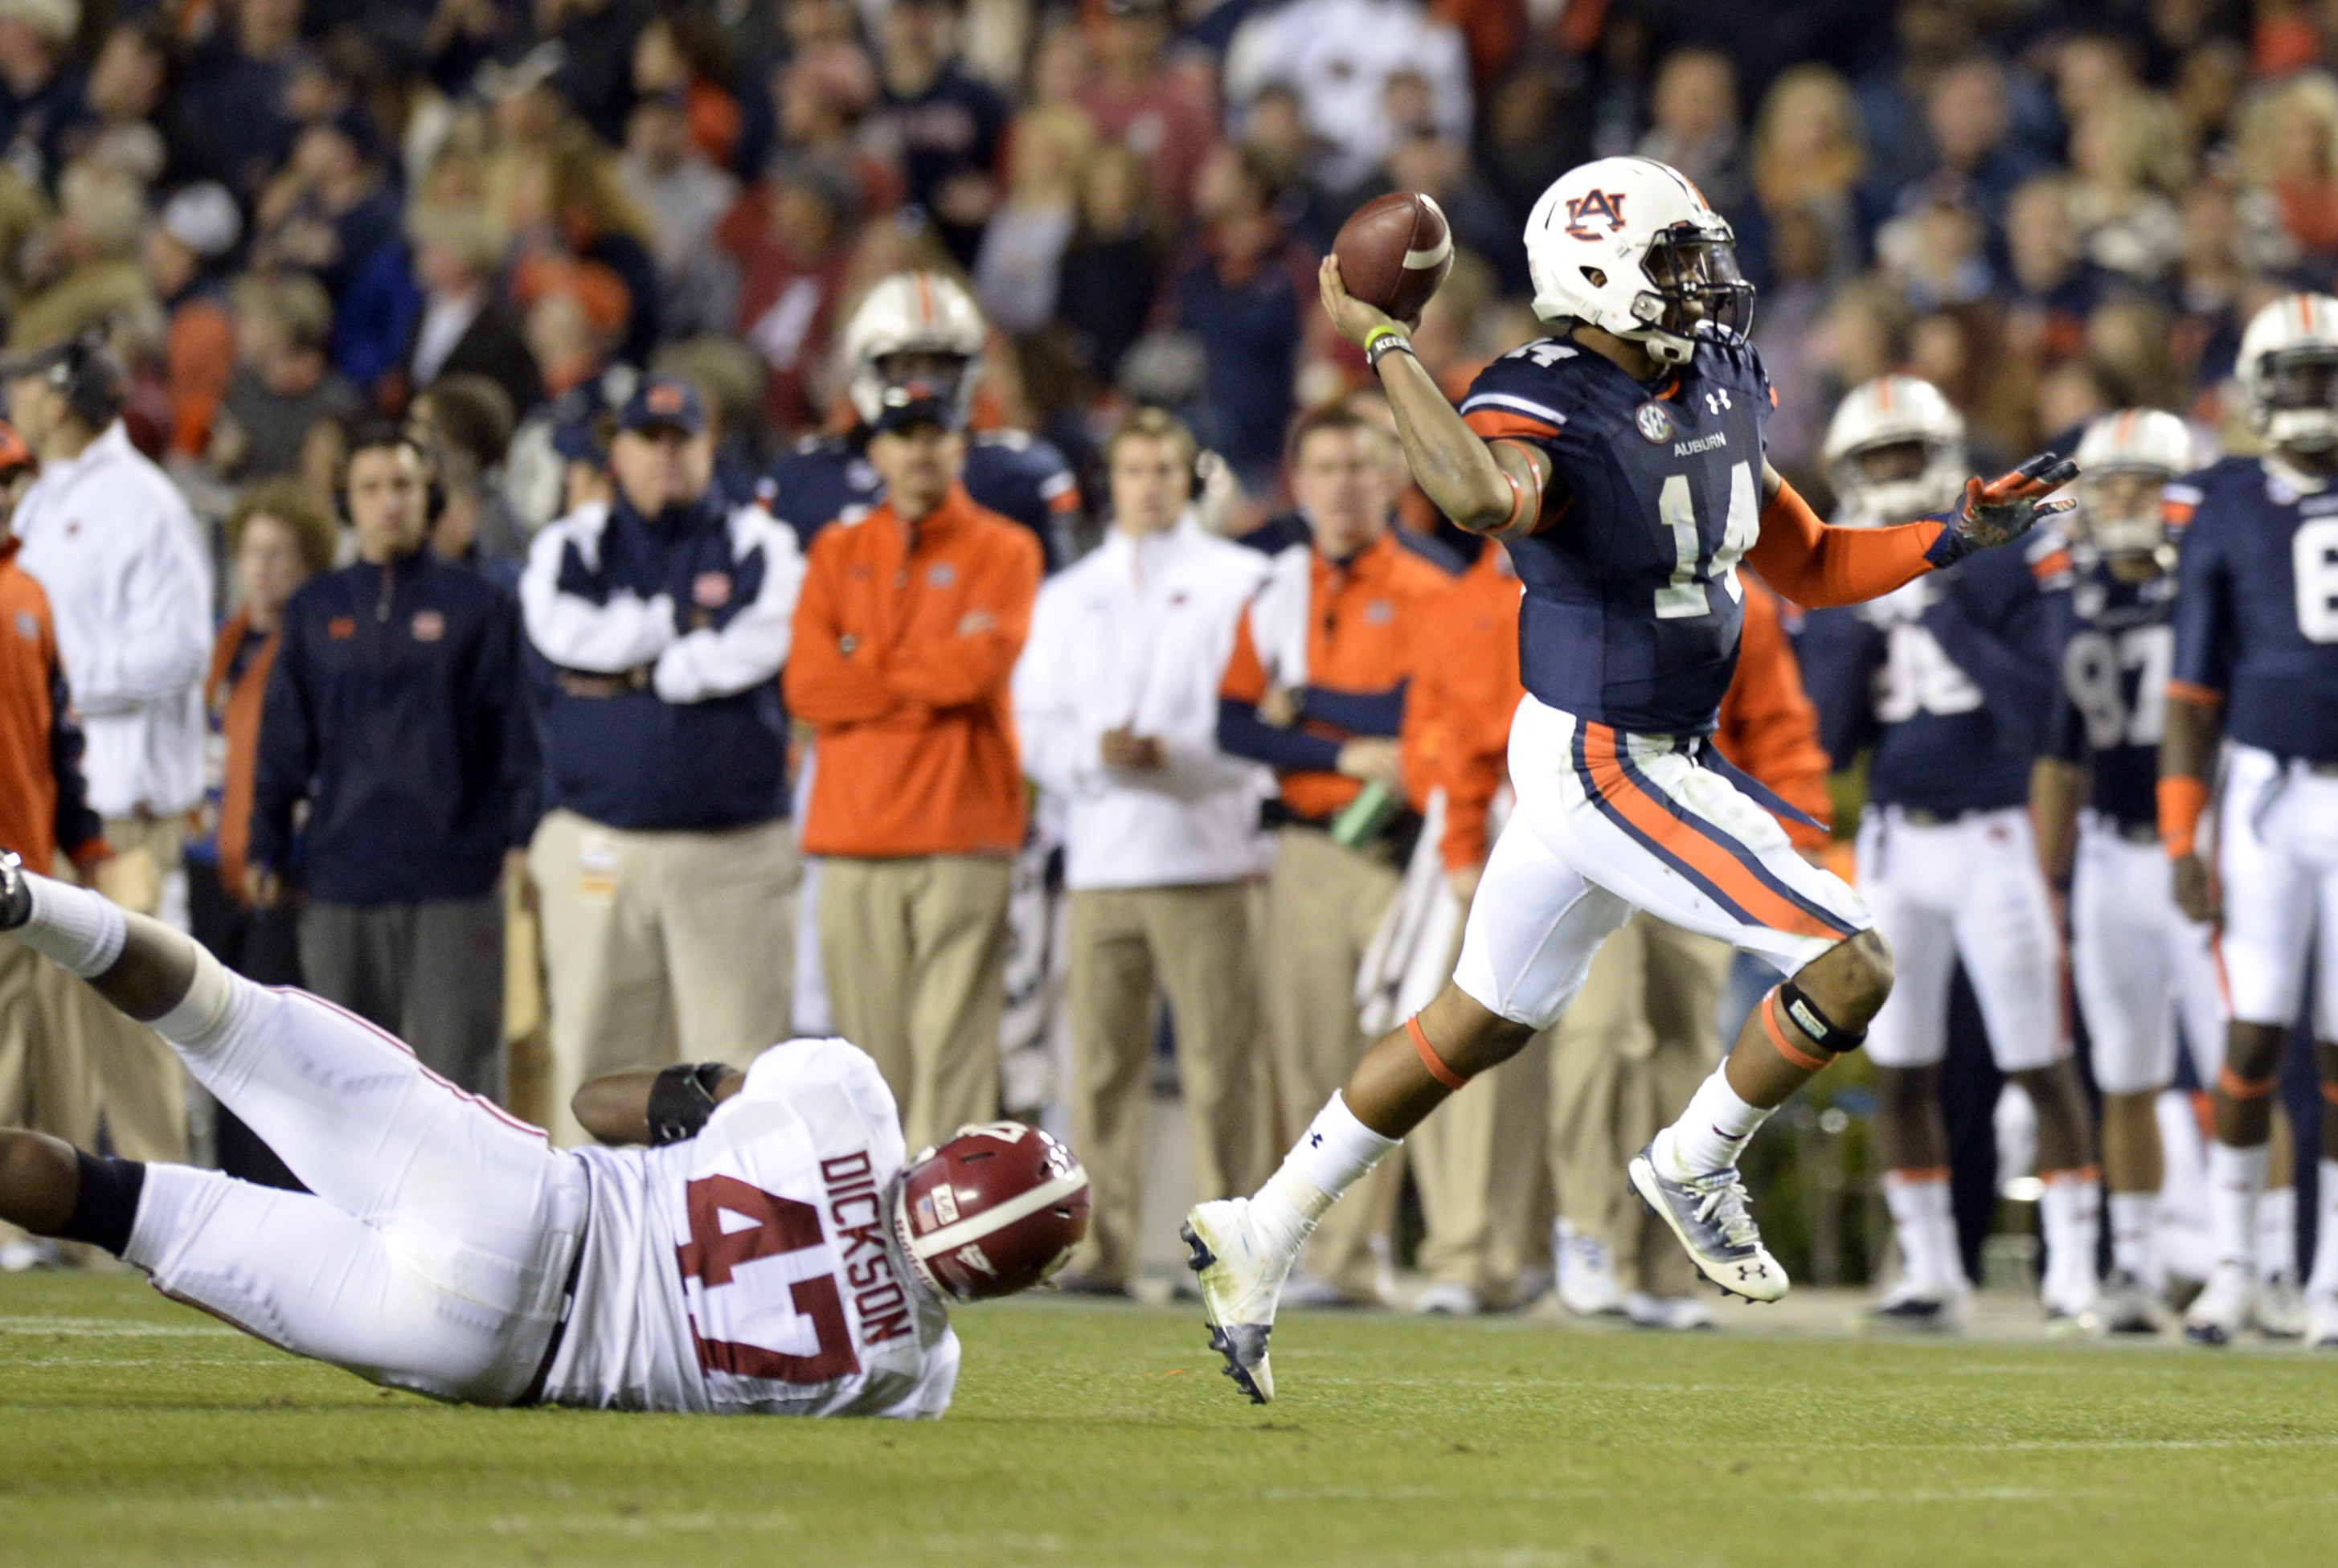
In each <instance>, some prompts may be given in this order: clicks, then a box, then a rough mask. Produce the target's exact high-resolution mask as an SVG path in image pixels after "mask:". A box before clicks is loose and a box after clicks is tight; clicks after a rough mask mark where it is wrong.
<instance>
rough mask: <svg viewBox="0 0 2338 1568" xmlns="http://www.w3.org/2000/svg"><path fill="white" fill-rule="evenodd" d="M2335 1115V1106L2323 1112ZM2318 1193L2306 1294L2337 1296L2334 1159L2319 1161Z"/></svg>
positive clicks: (2337, 1171)
mask: <svg viewBox="0 0 2338 1568" xmlns="http://www.w3.org/2000/svg"><path fill="white" fill-rule="evenodd" d="M2323 1115H2324V1116H2338V1105H2334V1106H2332V1107H2331V1108H2330V1109H2329V1110H2327V1111H2324V1112H2323ZM2321 1169H2322V1193H2321V1197H2320V1198H2319V1200H2318V1201H2316V1202H2315V1203H2314V1208H2315V1209H2316V1210H2319V1211H2320V1218H2321V1224H2320V1225H2319V1226H2318V1227H2316V1229H2315V1230H2314V1232H2313V1238H2314V1240H2313V1279H2312V1280H2311V1281H2309V1282H2308V1283H2307V1285H2306V1287H2305V1293H2306V1294H2307V1295H2308V1296H2338V1160H2324V1161H2322V1167H2321Z"/></svg>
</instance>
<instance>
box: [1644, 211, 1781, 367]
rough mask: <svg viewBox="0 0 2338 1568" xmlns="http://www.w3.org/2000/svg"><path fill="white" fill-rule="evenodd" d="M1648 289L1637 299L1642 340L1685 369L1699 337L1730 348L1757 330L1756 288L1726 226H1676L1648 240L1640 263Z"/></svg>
mask: <svg viewBox="0 0 2338 1568" xmlns="http://www.w3.org/2000/svg"><path fill="white" fill-rule="evenodd" d="M1640 271H1641V274H1642V275H1643V276H1644V277H1645V279H1647V283H1648V287H1647V288H1646V289H1643V290H1642V291H1641V292H1640V293H1638V294H1636V295H1635V296H1634V297H1633V299H1632V314H1633V315H1634V316H1635V317H1636V318H1637V319H1639V320H1641V321H1642V322H1644V323H1645V328H1644V329H1643V330H1642V331H1641V332H1638V333H1626V334H1624V336H1626V337H1634V338H1638V339H1639V340H1640V341H1641V342H1642V343H1644V344H1645V346H1646V348H1647V350H1648V354H1649V357H1650V358H1654V359H1655V360H1657V361H1658V362H1659V363H1661V364H1665V365H1685V364H1686V363H1688V361H1689V358H1690V357H1691V356H1692V355H1694V354H1695V352H1696V340H1697V338H1699V337H1701V336H1703V337H1711V338H1716V339H1718V340H1719V341H1721V342H1723V343H1727V344H1731V345H1736V344H1740V343H1743V342H1744V341H1745V338H1746V335H1747V334H1748V333H1750V332H1751V331H1752V330H1753V284H1751V283H1749V282H1747V281H1746V280H1745V275H1744V273H1743V272H1740V271H1739V270H1738V269H1737V247H1736V244H1735V242H1734V240H1732V238H1731V236H1730V232H1729V229H1728V226H1727V225H1726V224H1721V225H1717V226H1716V227H1715V228H1712V229H1701V228H1697V227H1695V225H1692V224H1687V223H1675V224H1674V225H1673V226H1672V227H1671V228H1669V229H1665V230H1661V231H1660V232H1659V233H1658V234H1657V235H1656V237H1655V239H1653V240H1649V241H1648V249H1647V250H1646V252H1645V254H1644V255H1643V256H1642V257H1641V259H1640Z"/></svg>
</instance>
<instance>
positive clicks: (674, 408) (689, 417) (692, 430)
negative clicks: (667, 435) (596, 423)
mask: <svg viewBox="0 0 2338 1568" xmlns="http://www.w3.org/2000/svg"><path fill="white" fill-rule="evenodd" d="M617 428H618V429H620V430H634V431H641V430H679V431H681V432H682V433H683V435H685V436H701V435H703V434H705V431H706V405H705V403H704V402H703V401H702V399H701V398H700V397H699V396H698V388H697V387H693V386H692V385H691V384H690V383H689V382H687V381H685V380H683V378H682V377H679V376H652V377H649V378H648V379H647V380H645V381H643V383H642V385H641V388H640V390H638V391H636V392H635V393H634V395H633V397H630V398H628V399H627V400H626V403H625V408H624V413H622V414H620V415H618V416H617Z"/></svg>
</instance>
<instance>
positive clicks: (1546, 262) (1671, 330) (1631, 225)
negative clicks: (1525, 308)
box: [1527, 158, 1753, 365]
mask: <svg viewBox="0 0 2338 1568" xmlns="http://www.w3.org/2000/svg"><path fill="white" fill-rule="evenodd" d="M1527 270H1528V272H1529V273H1530V274H1531V275H1532V277H1533V279H1534V287H1535V298H1534V311H1535V314H1536V315H1537V316H1538V317H1540V318H1541V319H1543V320H1545V321H1557V320H1559V319H1563V318H1568V317H1571V318H1573V319H1576V320H1577V321H1584V322H1588V323H1589V324H1590V325H1592V326H1594V327H1596V328H1600V329H1601V330H1602V331H1606V332H1613V333H1614V334H1616V337H1618V338H1629V339H1631V340H1632V341H1633V342H1636V343H1638V344H1641V345H1642V346H1644V347H1645V348H1646V349H1647V351H1648V353H1649V355H1650V356H1651V357H1652V358H1655V359H1657V360H1659V361H1661V362H1662V363H1664V364H1666V365H1685V364H1686V363H1687V362H1688V359H1689V356H1690V355H1691V354H1693V353H1694V352H1695V348H1696V339H1697V337H1698V336H1699V335H1700V334H1710V335H1712V336H1714V337H1715V338H1720V339H1721V340H1722V341H1724V342H1727V343H1739V342H1743V341H1744V338H1745V335H1746V333H1748V332H1750V331H1751V330H1753V284H1751V283H1748V282H1747V281H1745V279H1744V275H1743V274H1741V273H1740V272H1739V271H1738V270H1737V247H1736V236H1735V235H1734V234H1733V233H1732V232H1731V231H1730V228H1729V225H1728V223H1727V222H1726V221H1725V220H1724V219H1723V218H1722V216H1721V214H1720V213H1718V212H1715V211H1714V210H1713V209H1712V208H1711V207H1709V206H1707V205H1706V204H1705V200H1704V193H1703V192H1702V191H1698V190H1697V188H1696V187H1695V185H1693V184H1691V183H1689V181H1687V179H1686V178H1685V177H1684V176H1683V175H1681V174H1680V173H1679V172H1678V171H1676V170H1675V169H1673V168H1672V167H1671V166H1670V165H1669V164H1665V163H1659V162H1656V161H1655V159H1653V158H1599V159H1595V160H1593V161H1592V162H1588V163H1585V164H1583V165H1581V166H1579V167H1577V168H1575V169H1570V170H1568V171H1567V172H1566V173H1564V174H1562V175H1560V176H1559V177H1558V178H1557V180H1555V181H1552V182H1551V186H1550V189H1549V190H1547V191H1544V192H1543V193H1542V197H1541V199H1540V200H1539V201H1536V203H1535V205H1534V211H1533V212H1532V213H1530V214H1529V215H1528V218H1527Z"/></svg>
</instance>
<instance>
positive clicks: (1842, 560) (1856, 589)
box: [1745, 480, 1940, 610]
mask: <svg viewBox="0 0 2338 1568" xmlns="http://www.w3.org/2000/svg"><path fill="white" fill-rule="evenodd" d="M1939 537H1940V524H1938V523H1935V522H1933V521H1931V520H1930V518H1926V519H1924V520H1923V521H1921V522H1917V523H1903V524H1900V525H1899V526H1898V527H1895V528H1830V527H1828V526H1827V525H1826V524H1824V523H1822V522H1820V521H1819V515H1818V514H1817V513H1815V512H1813V511H1812V510H1811V505H1810V503H1809V502H1807V501H1805V500H1803V498H1802V497H1801V496H1800V495H1796V494H1795V493H1794V487H1793V485H1788V484H1786V483H1785V482H1784V481H1783V480H1782V481H1780V482H1779V485H1778V495H1777V497H1776V499H1774V500H1773V501H1772V502H1771V503H1770V505H1768V506H1766V507H1764V508H1763V511H1762V534H1761V537H1760V538H1759V539H1758V540H1756V541H1755V542H1754V544H1753V549H1751V550H1748V551H1747V552H1745V562H1746V564H1747V565H1749V566H1751V567H1753V570H1755V571H1756V572H1759V573H1762V581H1763V582H1764V583H1768V584H1769V585H1770V586H1771V587H1773V588H1775V589H1776V590H1777V591H1778V592H1779V593H1783V594H1784V595H1785V596H1786V597H1787V598H1789V599H1791V600H1793V602H1794V603H1797V604H1800V605H1801V606H1803V608H1804V609H1805V610H1823V609H1826V608H1828V607H1829V606H1832V605H1836V604H1857V603H1861V602H1862V601H1864V600H1868V599H1874V598H1878V597H1881V595H1883V594H1885V593H1891V590H1893V589H1894V588H1897V587H1899V586H1900V585H1901V583H1906V582H1909V581H1911V579H1913V578H1917V577H1920V576H1922V575H1923V574H1924V573H1927V572H1930V570H1931V569H1932V564H1931V563H1930V562H1929V561H1927V560H1925V559H1924V552H1925V551H1927V550H1930V548H1931V547H1932V542H1933V541H1934V540H1936V539H1938V538H1939Z"/></svg>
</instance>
